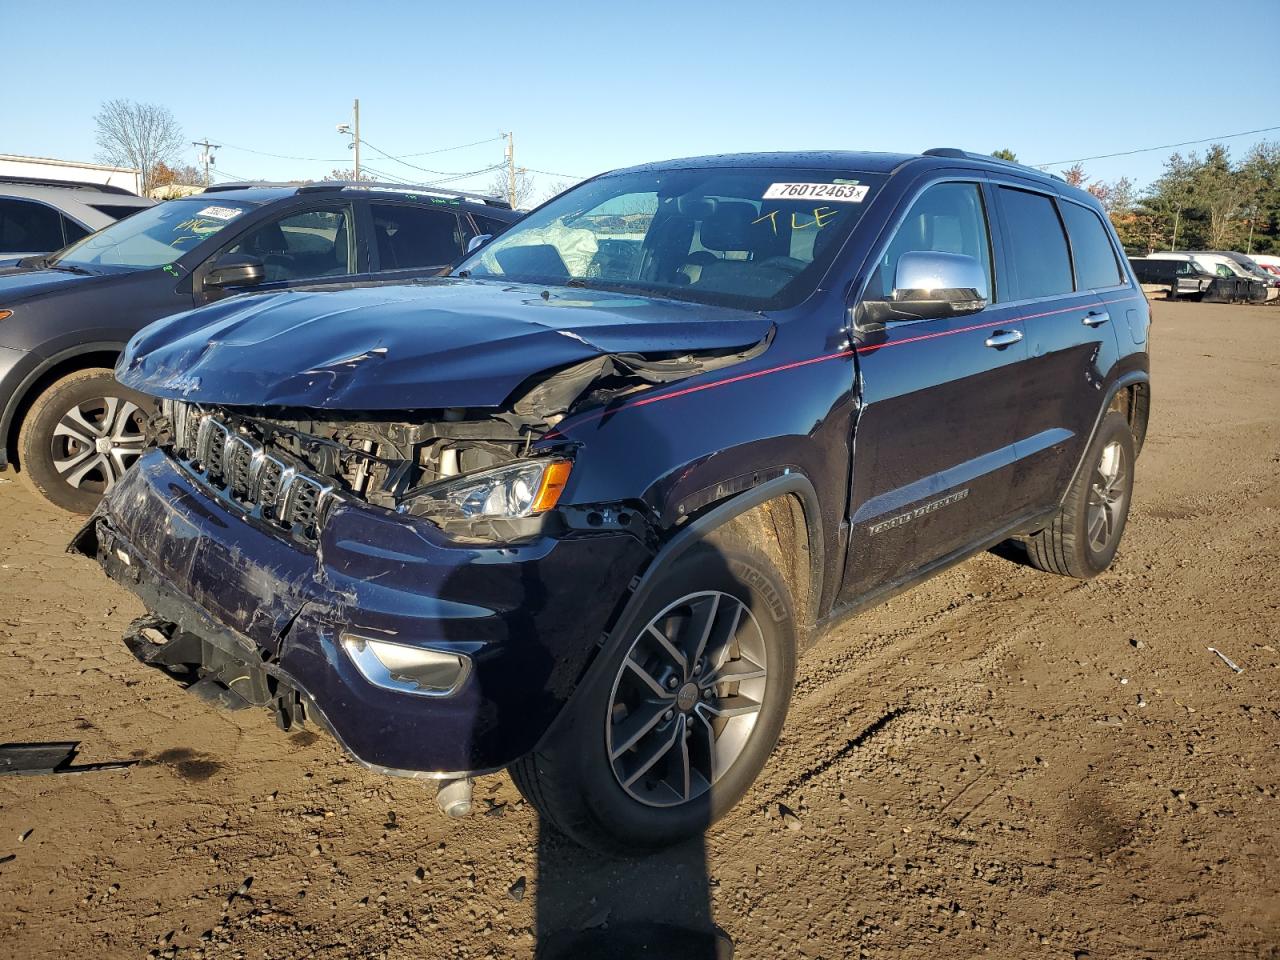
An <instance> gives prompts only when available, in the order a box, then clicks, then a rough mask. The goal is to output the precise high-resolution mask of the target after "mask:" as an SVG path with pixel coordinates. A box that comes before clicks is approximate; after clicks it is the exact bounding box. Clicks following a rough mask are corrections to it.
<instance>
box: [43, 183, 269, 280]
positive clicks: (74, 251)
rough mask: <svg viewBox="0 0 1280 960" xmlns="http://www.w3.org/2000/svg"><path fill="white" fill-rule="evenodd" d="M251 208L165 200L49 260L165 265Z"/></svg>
mask: <svg viewBox="0 0 1280 960" xmlns="http://www.w3.org/2000/svg"><path fill="white" fill-rule="evenodd" d="M250 209H252V207H251V205H250V204H246V203H240V202H237V201H234V200H221V199H220V200H218V201H216V202H215V201H212V200H210V199H209V198H207V197H206V198H204V199H201V198H200V197H191V198H190V199H185V200H168V201H166V202H164V203H160V204H157V205H156V206H154V207H148V208H147V209H145V210H139V211H138V212H137V213H135V214H134V215H133V216H131V217H128V218H127V219H125V220H120V221H118V222H117V223H113V224H111V226H109V227H104V228H103V229H101V230H99V231H98V232H97V233H91V234H89V236H87V237H85V238H84V239H83V240H80V241H78V242H76V243H73V244H72V245H71V246H69V247H67V248H66V249H65V250H63V251H62V252H61V253H59V254H58V255H57V256H55V257H52V258H50V262H52V263H73V264H78V265H82V266H87V267H95V266H101V267H133V268H136V269H145V268H147V267H160V266H164V265H165V264H167V263H172V262H173V261H174V260H177V259H178V258H179V257H180V256H182V255H183V254H184V253H186V252H187V251H188V250H191V249H193V248H194V247H196V246H198V245H199V244H201V243H203V242H204V241H205V240H207V239H209V238H210V237H212V236H213V235H214V234H215V233H218V232H220V231H222V230H224V229H226V227H227V226H228V225H229V224H231V223H234V222H235V221H236V219H237V218H239V217H240V216H242V215H243V214H244V213H245V212H246V211H248V210H250Z"/></svg>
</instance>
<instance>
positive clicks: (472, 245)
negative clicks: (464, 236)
mask: <svg viewBox="0 0 1280 960" xmlns="http://www.w3.org/2000/svg"><path fill="white" fill-rule="evenodd" d="M492 239H493V234H492V233H478V234H476V235H475V236H474V237H472V238H471V239H470V240H468V241H467V253H472V252H474V251H476V250H479V249H480V248H481V247H483V246H484V245H485V244H486V243H488V242H489V241H490V240H492Z"/></svg>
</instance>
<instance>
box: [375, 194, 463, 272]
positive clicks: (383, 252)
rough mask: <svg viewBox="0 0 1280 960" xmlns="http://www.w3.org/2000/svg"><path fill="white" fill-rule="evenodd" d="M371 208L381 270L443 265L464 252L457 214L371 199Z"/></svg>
mask: <svg viewBox="0 0 1280 960" xmlns="http://www.w3.org/2000/svg"><path fill="white" fill-rule="evenodd" d="M369 211H370V213H372V214H373V237H374V243H375V244H376V246H377V248H378V269H379V270H403V269H405V268H407V267H436V266H441V265H442V264H446V263H452V262H453V261H454V260H457V259H458V256H459V255H460V254H461V253H462V229H461V227H460V226H459V225H458V216H457V214H454V213H449V212H447V211H445V210H433V209H431V208H430V207H411V206H408V205H407V204H394V203H371V204H369Z"/></svg>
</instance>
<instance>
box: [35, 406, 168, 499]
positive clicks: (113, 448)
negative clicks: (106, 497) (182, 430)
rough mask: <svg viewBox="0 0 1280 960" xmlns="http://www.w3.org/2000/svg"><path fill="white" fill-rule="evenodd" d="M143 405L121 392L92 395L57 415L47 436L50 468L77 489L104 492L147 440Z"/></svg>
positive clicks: (139, 451)
mask: <svg viewBox="0 0 1280 960" xmlns="http://www.w3.org/2000/svg"><path fill="white" fill-rule="evenodd" d="M145 420H146V416H145V414H144V413H143V412H142V408H141V407H139V406H138V405H137V404H136V403H133V402H131V401H129V400H126V399H124V398H123V397H112V396H106V397H93V398H91V399H88V400H83V401H81V402H80V403H77V404H76V405H75V406H73V407H72V408H71V409H69V410H67V411H66V412H65V413H63V415H62V416H61V417H60V418H59V419H58V424H57V426H55V427H54V429H53V436H52V438H51V439H50V453H51V455H52V460H53V468H54V470H55V471H57V474H58V476H59V477H61V478H62V479H63V481H65V482H66V483H67V484H68V485H70V486H72V487H74V488H75V489H77V490H85V491H88V492H90V493H105V492H106V491H108V490H110V489H111V488H112V487H113V486H115V484H116V482H117V481H118V480H119V479H120V478H121V477H123V476H124V472H125V471H126V470H127V469H129V467H130V466H131V465H132V464H133V462H134V461H135V460H136V459H137V458H138V457H139V456H140V455H141V454H142V451H143V449H144V447H145V446H146V436H145V435H144V433H143V423H144V422H145Z"/></svg>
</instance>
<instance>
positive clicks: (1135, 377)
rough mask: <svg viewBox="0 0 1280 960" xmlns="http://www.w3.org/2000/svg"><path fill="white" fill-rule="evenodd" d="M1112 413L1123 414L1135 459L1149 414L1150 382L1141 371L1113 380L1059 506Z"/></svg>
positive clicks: (1144, 434)
mask: <svg viewBox="0 0 1280 960" xmlns="http://www.w3.org/2000/svg"><path fill="white" fill-rule="evenodd" d="M1113 410H1115V411H1118V412H1120V413H1122V414H1124V416H1125V419H1126V420H1128V421H1129V429H1130V431H1132V433H1133V452H1134V456H1135V457H1136V456H1137V455H1138V454H1140V453H1141V452H1142V443H1143V441H1144V440H1146V436H1147V421H1148V418H1149V417H1150V414H1151V378H1150V377H1149V376H1148V375H1147V372H1146V371H1145V370H1130V371H1129V372H1128V373H1125V374H1122V375H1121V376H1119V377H1117V378H1116V379H1115V380H1113V381H1112V382H1111V385H1110V386H1109V387H1108V388H1107V392H1106V395H1105V399H1104V401H1103V403H1102V404H1101V406H1100V407H1099V408H1098V415H1097V416H1096V417H1095V418H1094V421H1093V428H1092V429H1091V430H1090V431H1089V439H1088V442H1087V443H1085V445H1084V449H1083V451H1082V452H1081V454H1080V460H1079V462H1078V463H1076V467H1075V469H1074V470H1073V471H1072V472H1071V479H1070V481H1069V482H1068V483H1067V485H1066V487H1065V488H1063V491H1062V497H1061V498H1060V502H1061V500H1065V499H1066V497H1067V494H1069V493H1070V492H1071V488H1072V487H1074V486H1075V482H1076V477H1078V476H1079V475H1080V471H1081V470H1082V469H1083V468H1084V461H1085V458H1086V457H1087V456H1088V455H1089V448H1090V447H1091V446H1092V445H1093V438H1094V437H1095V436H1097V434H1098V429H1099V428H1100V427H1101V426H1102V421H1103V419H1105V418H1106V415H1107V414H1108V413H1110V412H1111V411H1113Z"/></svg>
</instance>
